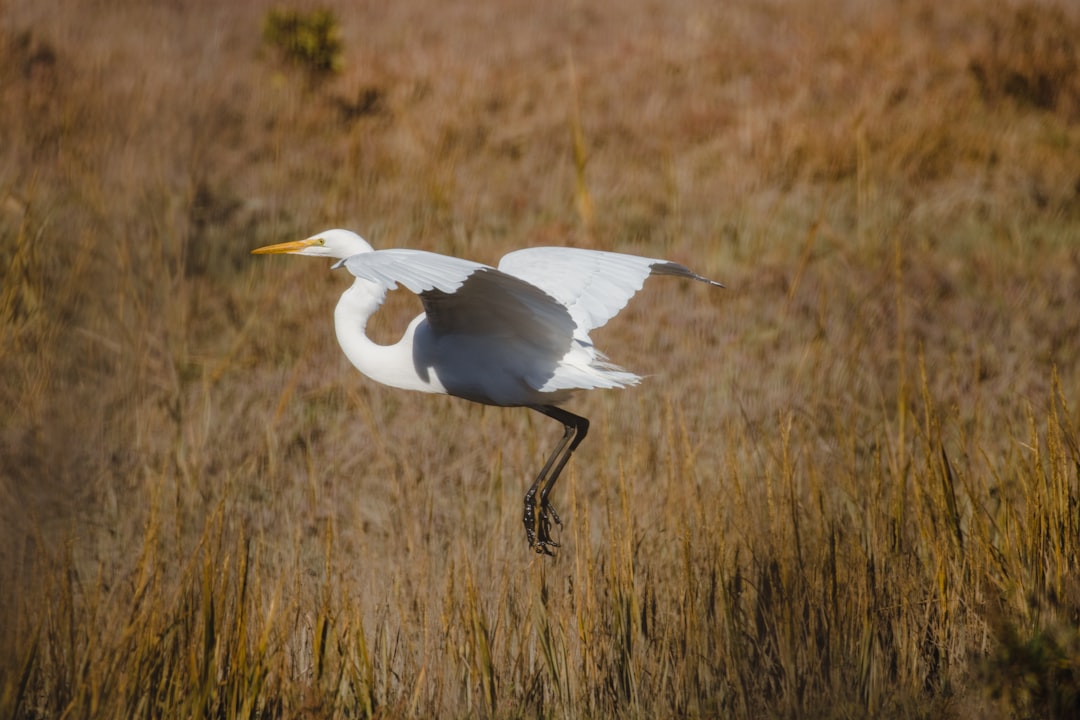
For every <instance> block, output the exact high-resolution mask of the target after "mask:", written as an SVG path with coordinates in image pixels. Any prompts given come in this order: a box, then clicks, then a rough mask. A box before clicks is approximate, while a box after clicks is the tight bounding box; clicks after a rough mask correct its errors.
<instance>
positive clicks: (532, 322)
mask: <svg viewBox="0 0 1080 720" xmlns="http://www.w3.org/2000/svg"><path fill="white" fill-rule="evenodd" d="M340 264H343V265H344V266H345V267H346V268H347V269H348V270H349V272H351V273H352V274H353V275H355V276H357V277H360V278H364V279H367V280H370V281H372V282H376V283H379V284H380V285H382V286H384V287H385V288H386V289H388V290H392V289H394V288H396V287H397V286H398V285H399V284H400V285H403V286H404V287H406V288H408V289H409V290H410V291H412V292H414V293H416V294H417V295H419V296H420V299H421V301H422V302H423V304H424V310H425V311H426V312H427V321H428V324H429V325H430V327H431V329H432V331H433V332H435V334H436V335H462V336H473V337H484V338H490V339H492V340H495V339H498V340H500V341H502V342H504V343H508V344H509V343H513V344H516V345H517V346H519V347H528V348H530V350H531V351H532V352H534V353H537V357H538V358H540V357H542V358H544V359H546V360H548V361H549V362H552V363H554V362H557V361H558V360H559V359H560V358H562V357H563V356H564V355H565V354H566V353H567V352H568V351H569V349H570V344H571V341H572V339H573V335H574V320H573V318H571V316H570V313H569V312H568V311H567V309H566V308H565V307H563V306H562V305H561V304H559V302H558V301H557V299H556V298H553V297H552V296H551V295H550V294H548V293H546V292H544V291H543V290H542V289H540V288H539V287H537V286H536V285H534V284H532V283H530V282H528V281H527V280H524V279H522V278H520V277H515V276H513V275H510V274H507V273H505V272H502V271H501V270H497V269H495V268H493V267H490V266H488V265H483V264H481V263H476V262H472V261H470V260H463V259H461V258H455V257H450V256H448V255H439V254H437V253H430V252H424V251H422V250H406V249H394V250H377V251H375V252H370V253H361V254H359V255H353V256H352V257H349V258H346V259H345V260H343V261H342V262H341V263H340Z"/></svg>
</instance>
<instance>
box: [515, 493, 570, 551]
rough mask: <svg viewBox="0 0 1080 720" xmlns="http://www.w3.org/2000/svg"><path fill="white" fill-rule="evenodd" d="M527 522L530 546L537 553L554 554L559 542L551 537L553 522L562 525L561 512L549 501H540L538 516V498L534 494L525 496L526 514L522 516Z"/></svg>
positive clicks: (526, 534)
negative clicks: (538, 513)
mask: <svg viewBox="0 0 1080 720" xmlns="http://www.w3.org/2000/svg"><path fill="white" fill-rule="evenodd" d="M522 521H523V522H524V524H525V537H527V538H528V540H529V547H530V548H534V549H535V550H536V552H537V554H543V555H554V554H555V553H554V552H552V550H553V549H554V548H557V547H559V543H557V542H555V540H554V539H553V538H552V537H551V523H552V522H554V523H555V524H556V525H558V526H559V527H562V520H560V519H559V513H557V512H555V508H553V507H552V506H551V505H550V504H549V503H547V502H545V501H543V500H541V501H540V516H539V518H537V516H536V499H535V497H532V496H526V497H525V514H524V516H523V517H522Z"/></svg>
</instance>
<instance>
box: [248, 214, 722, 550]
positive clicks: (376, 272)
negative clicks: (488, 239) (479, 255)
mask: <svg viewBox="0 0 1080 720" xmlns="http://www.w3.org/2000/svg"><path fill="white" fill-rule="evenodd" d="M252 253H255V254H264V253H293V254H296V255H313V256H316V257H329V258H337V259H338V262H337V263H335V265H334V267H335V268H337V267H341V266H344V267H345V268H346V269H347V270H349V272H351V273H352V274H353V275H354V276H355V277H356V279H355V280H354V281H353V284H352V286H351V287H350V288H349V289H348V290H346V291H345V292H344V293H343V294H342V296H341V299H340V300H339V301H338V304H337V308H336V309H335V311H334V326H335V328H336V330H337V337H338V342H339V343H340V344H341V348H342V350H344V352H345V355H346V356H347V357H348V358H349V360H350V362H352V364H353V365H355V366H356V368H357V369H358V370H359V371H360V372H362V373H363V374H364V375H367V376H368V377H369V378H371V379H372V380H375V381H377V382H380V383H383V384H384V385H389V386H391V387H396V388H403V389H406V390H419V391H421V392H429V393H443V394H447V395H454V396H457V397H460V398H465V399H466V400H472V401H473V402H477V403H484V404H486V405H500V406H522V407H529V408H532V409H533V410H536V411H537V412H541V413H543V414H544V415H547V416H548V417H551V418H554V419H555V420H558V421H559V422H561V423H562V424H563V427H564V432H563V436H562V439H561V440H560V441H559V443H558V444H557V445H556V447H555V450H554V451H553V452H552V453H551V456H550V457H548V459H547V462H546V463H544V467H543V469H541V470H540V473H539V475H537V476H536V480H535V481H534V482H533V484H532V485H531V486H530V487H529V490H528V492H526V494H525V503H524V505H525V508H524V517H523V521H524V523H525V532H526V536H527V538H528V541H529V546H530V547H535V548H536V551H537V552H543V553H547V554H549V555H550V554H552V548H555V547H558V543H557V542H556V541H555V540H554V539H553V538H552V537H551V524H552V522H554V523H556V524H559V525H561V521H560V520H559V515H558V513H556V512H555V509H554V508H553V507H552V506H551V504H550V503H549V501H548V496H549V495H550V494H551V489H552V488H553V487H554V485H555V481H556V480H558V478H559V473H561V472H562V470H563V468H564V467H565V466H566V463H567V461H568V460H569V459H570V455H571V454H572V453H573V452H574V450H575V449H577V447H578V445H580V444H581V441H582V440H584V439H585V434H586V433H587V432H588V430H589V421H588V420H586V419H585V418H583V417H581V416H579V415H575V414H573V413H571V412H568V411H566V410H563V409H562V408H560V407H558V405H559V404H561V403H563V402H564V401H565V400H566V399H567V398H569V397H570V395H571V393H572V392H573V391H574V390H592V389H595V388H620V387H626V386H628V385H635V384H637V382H638V381H639V380H640V379H641V378H639V377H638V376H637V375H634V374H633V373H630V372H627V371H625V370H623V369H621V368H619V367H616V366H615V365H612V364H611V363H609V362H608V361H607V359H606V357H605V356H604V355H603V353H601V352H600V351H599V350H597V349H596V348H595V347H594V346H593V344H592V341H591V340H590V339H589V331H590V330H592V329H593V328H598V327H600V326H602V325H603V324H604V323H606V322H607V321H608V320H610V319H611V318H612V317H614V316H615V314H616V313H618V312H619V311H620V310H622V308H623V307H625V306H626V303H627V302H628V301H629V300H630V298H631V297H632V296H633V295H634V293H636V292H637V291H638V290H640V289H641V287H642V285H643V284H644V282H645V279H646V278H647V277H648V276H649V275H672V276H675V277H682V278H689V279H691V280H700V281H701V282H705V283H709V284H710V285H715V286H717V287H723V285H721V284H720V283H718V282H715V281H713V280H709V279H708V278H705V277H702V276H701V275H698V274H696V273H693V272H691V271H690V270H689V269H687V268H686V267H684V266H682V265H679V264H677V263H672V262H668V261H666V260H657V259H654V258H644V257H637V256H634V255H623V254H620V253H612V252H602V251H598V250H582V249H576V248H560V247H538V248H528V249H525V250H517V251H515V252H511V253H510V254H508V255H506V256H504V257H503V258H502V260H500V261H499V267H498V268H493V267H489V266H487V265H482V264H480V263H476V262H471V261H469V260H462V259H460V258H455V257H449V256H446V255H438V254H436V253H430V252H423V251H420V250H405V249H394V250H375V249H373V248H372V247H371V245H369V244H368V243H367V241H365V240H364V239H363V238H361V237H360V236H359V235H357V234H356V233H353V232H350V231H348V230H328V231H326V232H322V233H319V234H317V235H313V236H311V237H309V238H307V239H306V240H297V241H294V242H286V243H280V244H278V245H268V246H266V247H261V248H258V249H256V250H253V251H252ZM399 284H400V285H403V286H405V287H406V288H408V289H409V290H410V291H412V292H414V293H416V294H417V295H419V296H420V300H421V301H422V302H423V305H424V310H425V312H424V313H421V314H420V315H418V316H417V317H416V318H415V319H414V320H413V321H412V322H411V323H410V324H409V326H408V328H407V329H406V330H405V334H404V335H403V336H402V338H401V340H400V341H398V342H396V343H394V344H392V345H379V344H378V343H375V342H374V341H372V340H371V339H370V338H368V337H367V335H365V332H364V330H365V327H366V325H367V321H368V319H369V318H370V317H371V316H372V315H373V314H374V313H375V311H376V310H378V308H379V306H380V305H381V304H382V302H383V299H384V298H385V297H386V293H387V291H389V290H393V289H395V288H396V287H397V286H398V285H399ZM538 491H539V494H540V511H539V514H537V512H536V495H537V492H538Z"/></svg>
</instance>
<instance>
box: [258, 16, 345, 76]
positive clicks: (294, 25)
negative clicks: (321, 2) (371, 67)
mask: <svg viewBox="0 0 1080 720" xmlns="http://www.w3.org/2000/svg"><path fill="white" fill-rule="evenodd" d="M263 42H264V43H265V44H266V45H267V46H268V47H270V48H272V49H273V51H274V52H275V53H276V54H277V55H278V56H279V57H280V58H281V60H282V61H284V62H286V63H288V64H290V65H293V66H295V67H299V68H302V69H303V70H305V71H306V72H308V73H310V74H311V75H313V76H316V77H319V76H325V75H329V74H332V73H336V72H340V71H341V66H342V58H341V30H340V27H339V24H338V19H337V16H336V15H335V14H334V13H333V12H332V11H330V10H312V11H311V12H301V11H299V10H286V9H282V8H275V9H273V10H270V11H269V12H268V13H267V14H266V19H265V20H264V21H263Z"/></svg>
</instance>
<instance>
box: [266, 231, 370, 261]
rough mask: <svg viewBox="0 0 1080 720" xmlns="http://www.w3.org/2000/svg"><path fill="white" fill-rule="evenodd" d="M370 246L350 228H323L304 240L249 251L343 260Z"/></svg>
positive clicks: (364, 250)
mask: <svg viewBox="0 0 1080 720" xmlns="http://www.w3.org/2000/svg"><path fill="white" fill-rule="evenodd" d="M371 251H372V247H371V246H370V245H368V243H367V241H366V240H364V238H362V237H360V236H359V235H357V234H356V233H354V232H352V231H350V230H340V229H338V230H325V231H323V232H321V233H317V234H315V235H312V236H311V237H309V238H307V239H305V240H293V241H292V242H284V243H278V244H277V245H265V246H263V247H260V248H255V249H254V250H252V251H251V254H252V255H268V254H271V253H274V254H276V253H291V254H293V255H313V256H315V257H328V258H337V259H338V260H344V259H345V258H347V257H352V256H353V255H357V254H359V253H366V252H371Z"/></svg>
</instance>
